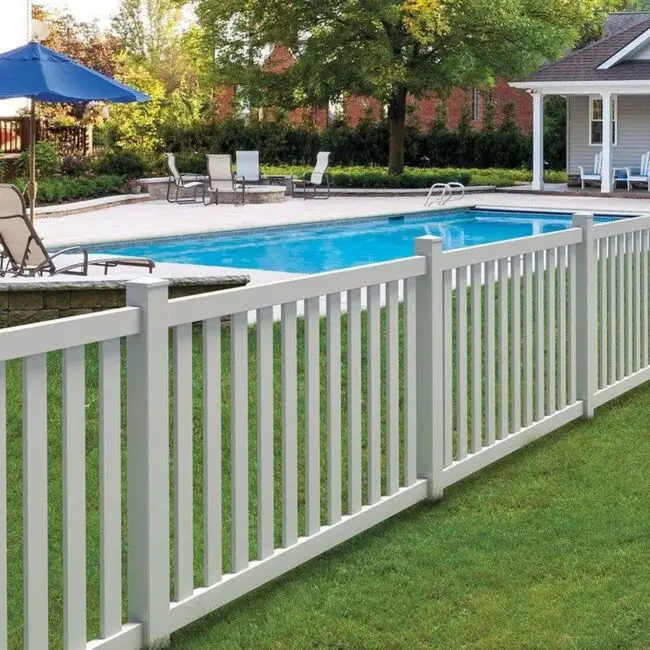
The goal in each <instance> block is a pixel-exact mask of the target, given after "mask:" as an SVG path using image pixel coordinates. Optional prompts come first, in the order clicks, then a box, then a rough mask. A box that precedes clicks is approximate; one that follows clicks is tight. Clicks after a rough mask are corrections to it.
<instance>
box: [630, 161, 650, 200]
mask: <svg viewBox="0 0 650 650" xmlns="http://www.w3.org/2000/svg"><path fill="white" fill-rule="evenodd" d="M625 174H626V178H625V180H626V181H627V189H628V191H629V190H631V189H632V183H647V185H648V192H650V151H648V152H646V153H644V154H643V155H642V156H641V167H640V168H639V173H638V174H637V173H636V169H635V170H633V169H632V168H631V167H626V168H625Z"/></svg>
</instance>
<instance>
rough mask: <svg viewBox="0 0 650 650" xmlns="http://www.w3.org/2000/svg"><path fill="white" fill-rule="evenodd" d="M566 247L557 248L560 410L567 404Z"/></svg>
mask: <svg viewBox="0 0 650 650" xmlns="http://www.w3.org/2000/svg"><path fill="white" fill-rule="evenodd" d="M566 282H567V249H566V246H562V247H560V248H559V249H558V288H557V317H558V357H557V365H558V373H557V400H558V405H557V406H558V410H560V411H562V410H564V409H565V408H566V405H567V398H566V396H567V385H566V382H567V371H566V370H567V361H566V359H567V353H566V349H567V304H566V295H567V287H566Z"/></svg>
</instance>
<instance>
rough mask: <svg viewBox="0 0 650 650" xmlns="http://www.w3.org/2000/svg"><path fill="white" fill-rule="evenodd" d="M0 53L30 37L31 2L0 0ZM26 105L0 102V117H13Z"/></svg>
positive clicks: (22, 102) (13, 101) (13, 100)
mask: <svg viewBox="0 0 650 650" xmlns="http://www.w3.org/2000/svg"><path fill="white" fill-rule="evenodd" d="M0 7H1V9H0V14H1V15H2V20H0V52H6V51H7V50H12V49H14V48H15V47H20V46H21V45H24V44H25V43H27V42H28V41H29V40H30V38H31V37H32V1H31V0H0ZM25 105H26V102H25V100H22V99H12V100H4V101H0V116H10V115H14V114H15V113H16V111H18V110H19V109H20V108H23V107H24V106H25Z"/></svg>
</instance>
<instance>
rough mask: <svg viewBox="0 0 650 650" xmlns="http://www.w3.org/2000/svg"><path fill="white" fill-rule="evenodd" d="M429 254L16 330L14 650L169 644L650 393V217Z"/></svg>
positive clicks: (7, 469)
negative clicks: (243, 600)
mask: <svg viewBox="0 0 650 650" xmlns="http://www.w3.org/2000/svg"><path fill="white" fill-rule="evenodd" d="M415 253H416V254H415V256H413V257H411V258H407V259H403V260H396V261H393V262H387V263H382V264H375V265H369V266H365V267H358V268H352V269H346V270H343V271H336V272H332V273H324V274H318V275H314V276H309V277H305V278H299V279H296V280H288V281H283V282H280V283H275V284H273V285H265V286H260V287H248V288H243V289H234V290H231V291H224V292H219V293H213V294H203V295H200V296H196V297H190V298H180V299H176V300H171V301H170V300H168V297H167V287H166V283H165V282H164V281H160V280H155V279H146V280H139V281H134V282H132V283H130V284H129V287H128V291H127V304H128V306H127V307H125V308H123V309H118V310H113V311H110V312H104V313H101V314H93V315H88V316H78V317H73V318H70V319H65V320H61V321H53V322H50V323H41V324H37V325H28V326H24V327H19V328H11V329H7V330H4V331H1V332H0V533H1V532H2V530H5V529H6V526H7V513H8V512H10V511H14V510H15V508H12V509H10V510H8V508H7V504H8V503H9V502H10V501H11V500H12V499H14V498H15V495H14V490H13V486H12V483H11V481H10V480H9V479H10V478H11V476H12V475H11V472H12V471H14V470H13V469H12V468H13V466H15V465H16V462H15V459H13V458H12V459H11V460H12V462H11V463H7V460H8V459H9V454H11V453H15V449H14V446H13V445H10V446H7V441H11V440H13V439H15V437H16V436H17V435H18V436H19V435H20V432H19V431H18V432H16V431H15V427H16V426H21V427H22V434H23V435H22V439H23V445H24V449H23V450H22V453H23V458H24V467H23V470H22V475H21V476H22V478H21V480H22V482H23V491H22V492H21V493H20V494H19V495H18V498H21V499H22V501H23V503H22V509H23V515H24V519H23V522H24V524H23V530H22V538H21V539H20V540H19V539H18V537H17V536H16V535H15V534H13V535H10V536H9V538H8V537H7V535H2V534H0V647H7V646H8V645H9V646H11V647H14V646H15V645H20V641H19V640H18V637H19V636H20V635H23V638H24V646H25V647H26V648H28V649H35V648H39V649H40V648H43V647H48V646H50V647H51V644H52V640H53V639H56V638H59V639H60V643H59V644H58V645H60V646H62V647H65V648H80V647H83V646H84V645H85V647H86V648H97V649H99V648H107V649H108V648H111V649H120V650H122V649H127V648H128V649H136V648H140V647H143V646H145V645H147V644H154V643H157V642H164V641H165V640H167V639H168V638H169V635H170V634H171V633H172V632H174V631H175V630H178V629H181V628H182V627H184V626H185V625H187V624H189V623H191V622H192V621H195V620H197V619H198V618H200V617H202V616H204V615H205V614H207V613H209V612H212V611H214V610H216V609H218V608H219V607H221V606H223V605H225V604H226V603H228V602H231V601H232V600H234V599H236V598H238V597H239V596H241V595H244V594H246V593H248V592H250V591H251V590H253V589H255V588H256V587H258V586H260V585H262V584H264V583H266V582H268V581H269V580H272V579H274V578H276V577H278V576H280V575H282V574H284V573H286V572H287V571H289V570H291V569H293V568H295V567H297V566H299V565H301V564H303V563H305V562H307V561H308V560H309V559H311V558H313V557H316V556H317V555H319V554H320V553H322V552H324V551H326V550H328V549H330V548H332V547H333V546H335V545H337V544H340V543H341V542H343V541H344V540H347V539H350V538H351V537H354V536H355V535H357V534H359V533H360V532H362V531H364V530H366V529H368V528H369V527H371V526H373V525H375V524H377V523H379V522H381V521H384V520H385V519H387V518H389V517H391V516H392V515H394V514H397V513H399V512H401V511H402V510H404V509H405V508H408V507H410V506H412V505H414V504H415V503H418V502H419V501H422V500H424V499H431V498H435V499H437V498H441V497H442V496H443V491H444V488H445V487H447V486H449V485H451V484H453V483H454V482H456V481H458V480H461V479H462V478H464V477H466V476H468V475H470V474H472V473H474V472H476V471H478V470H480V469H481V468H483V467H485V466H487V465H489V464H491V463H492V462H494V461H496V460H498V459H500V458H503V457H504V456H506V455H508V454H510V453H512V452H514V451H515V450H517V449H519V448H520V447H522V446H524V445H526V444H528V443H529V442H531V441H532V440H535V439H537V438H539V437H541V436H543V435H546V434H548V433H550V432H552V431H554V430H556V429H558V428H559V427H561V426H563V425H565V424H566V423H568V422H571V421H572V420H575V419H576V418H579V417H583V416H586V417H591V416H592V415H593V410H594V408H595V407H597V406H599V405H601V404H603V403H605V402H606V401H608V400H609V399H612V398H613V397H614V396H616V395H619V394H621V393H622V392H625V391H627V390H630V389H631V388H632V387H634V386H636V385H639V384H640V383H642V382H644V381H647V380H648V379H650V365H649V364H650V349H649V346H650V331H649V325H650V323H649V321H648V307H649V303H648V301H649V299H650V277H649V274H650V221H649V220H648V219H647V218H645V217H644V218H630V219H626V220H623V221H620V222H615V223H607V224H599V225H594V224H593V217H592V215H589V214H577V215H575V216H574V227H573V228H571V229H568V230H566V231H563V232H557V233H552V234H551V235H539V236H533V237H527V238H522V239H518V240H512V241H509V242H500V243H497V244H491V245H485V246H478V247H473V248H467V249H463V250H462V251H451V252H443V250H442V244H441V241H440V240H439V239H437V238H433V237H423V238H420V239H418V240H416V250H415ZM251 325H252V326H253V327H251ZM170 335H171V337H170ZM122 341H125V345H124V346H122V343H121V342H122ZM59 351H61V352H60V353H59ZM124 353H125V354H124ZM93 364H94V365H93ZM17 381H18V383H19V385H22V397H21V396H20V393H18V394H17V393H16V391H15V385H16V382H17ZM57 387H58V388H57ZM170 388H171V391H170V390H169V389H170ZM59 389H60V403H61V407H62V410H61V416H60V424H57V423H56V422H55V419H53V417H54V416H53V415H52V413H51V412H49V411H48V408H50V407H52V405H53V399H54V397H53V396H55V395H59V393H57V392H56V391H57V390H59ZM123 389H125V390H126V394H125V398H126V399H125V400H124V399H123V396H122V392H123ZM93 391H94V392H93ZM95 397H96V402H97V411H96V412H95V411H93V409H92V408H90V406H91V405H92V403H93V401H94V400H95ZM170 400H171V402H170ZM125 406H126V410H125ZM169 407H171V408H169ZM16 408H19V410H20V413H21V417H20V418H19V419H18V420H16V416H15V414H13V411H14V410H15V409H16ZM170 414H171V416H170ZM123 420H124V421H125V422H126V435H125V438H124V440H125V443H126V449H125V448H123V444H122V428H123ZM16 422H18V425H17V424H16ZM59 426H60V431H61V440H60V444H61V456H60V457H58V458H60V460H57V458H55V457H53V453H52V451H51V450H52V449H55V448H56V444H58V443H56V444H55V443H54V442H53V438H52V436H53V435H54V434H53V433H52V428H53V427H54V428H55V429H56V428H57V427H59ZM93 440H94V441H95V442H93ZM53 444H55V446H54V447H52V445H53ZM95 444H96V449H97V454H96V455H94V454H86V448H87V446H89V445H90V447H89V448H93V447H92V445H95ZM12 450H13V451H12ZM95 459H96V462H95ZM57 463H60V471H61V477H62V486H61V491H60V493H59V492H57V490H56V489H55V484H54V483H52V482H51V481H49V482H48V472H50V473H51V471H52V470H53V468H55V467H59V465H57ZM170 467H171V471H170V470H169V468H170ZM123 473H126V477H127V483H126V492H125V494H126V502H124V500H123V497H122V490H123V488H122V475H123ZM8 481H9V482H8ZM93 481H96V483H93ZM93 484H94V485H96V486H97V487H96V488H89V489H88V492H87V490H86V486H87V485H88V486H91V485H93ZM170 488H171V489H170ZM89 503H92V504H93V505H92V507H90V508H89ZM127 506H128V507H127ZM50 510H53V511H54V512H61V513H62V521H61V522H60V525H59V528H60V531H59V529H58V528H57V526H56V525H54V524H55V522H54V521H53V519H52V515H51V514H49V513H50ZM125 515H126V517H127V518H126V519H125ZM94 519H97V521H98V532H97V533H96V534H93V533H92V530H93V527H92V526H91V525H90V524H91V522H92V521H94ZM9 523H10V525H12V526H15V525H16V523H15V522H9ZM123 529H124V531H123ZM86 530H88V531H91V532H89V534H88V535H86V534H85V532H84V531H86ZM57 531H59V532H57ZM59 533H60V536H61V544H60V545H59V544H56V543H54V544H50V543H49V541H48V534H49V535H52V534H54V535H58V534H59ZM168 541H169V542H170V544H168V543H167V542H168ZM124 542H126V545H127V549H128V552H127V559H128V563H127V564H128V568H123V566H122V554H121V548H122V545H123V543H124ZM17 552H18V553H23V564H22V573H21V575H20V576H19V579H18V582H16V581H17V578H16V577H15V576H11V575H10V576H9V577H7V576H8V574H7V569H8V567H9V569H12V570H13V566H14V565H13V563H12V564H9V565H8V564H7V562H8V558H13V557H14V556H15V554H16V553H17ZM57 553H59V554H60V556H61V557H60V560H61V565H62V574H63V582H62V602H63V616H62V621H59V620H48V614H49V611H50V610H49V608H48V601H51V600H52V598H60V597H61V596H60V595H57V594H56V593H54V592H53V589H56V586H55V585H53V584H51V583H49V582H48V562H49V561H54V559H55V557H54V556H55V555H56V554H57ZM84 558H86V559H87V563H86V562H85V561H83V559H84ZM87 566H88V568H87ZM123 581H125V584H126V591H127V596H126V602H123V596H122V593H123V588H122V584H123ZM21 583H22V584H23V586H24V599H23V602H24V605H23V609H24V611H23V622H22V623H23V624H22V625H20V624H16V623H15V605H14V604H13V603H12V601H8V598H11V594H12V593H14V592H13V588H12V587H11V585H15V584H21ZM91 605H92V606H91ZM12 607H13V608H14V609H13V610H12ZM124 609H125V611H126V612H127V614H126V616H123V615H122V612H123V610H124ZM8 611H13V612H14V613H13V618H8V616H7V612H8ZM95 611H97V612H98V614H97V615H96V618H97V619H98V620H95V614H93V612H95ZM87 612H88V614H87ZM12 621H13V622H12ZM23 628H24V630H23ZM88 639H92V640H90V641H88ZM55 645H56V644H55Z"/></svg>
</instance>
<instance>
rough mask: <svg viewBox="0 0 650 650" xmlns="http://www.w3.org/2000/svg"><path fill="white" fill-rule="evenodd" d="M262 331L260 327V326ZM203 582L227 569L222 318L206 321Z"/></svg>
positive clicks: (212, 581)
mask: <svg viewBox="0 0 650 650" xmlns="http://www.w3.org/2000/svg"><path fill="white" fill-rule="evenodd" d="M258 335H259V330H258ZM202 354H203V377H202V380H203V584H204V585H205V586H206V587H208V586H210V585H213V584H215V583H217V582H219V580H221V576H222V573H223V567H222V563H223V555H222V554H223V551H222V523H221V518H222V490H221V480H222V477H221V319H220V318H209V319H207V320H204V321H203V330H202Z"/></svg>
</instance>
